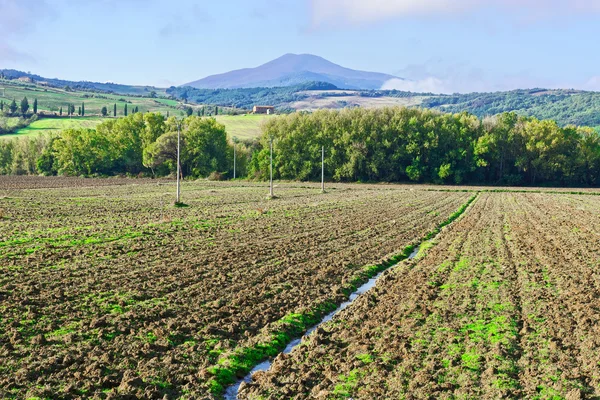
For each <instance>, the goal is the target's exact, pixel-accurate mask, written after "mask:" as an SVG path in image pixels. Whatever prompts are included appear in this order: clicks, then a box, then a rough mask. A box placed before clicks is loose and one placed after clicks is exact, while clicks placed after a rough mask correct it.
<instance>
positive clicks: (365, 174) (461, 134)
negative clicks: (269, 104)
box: [250, 108, 600, 185]
mask: <svg viewBox="0 0 600 400" xmlns="http://www.w3.org/2000/svg"><path fill="white" fill-rule="evenodd" d="M271 139H273V140H274V149H275V150H274V154H275V161H274V173H275V177H276V178H280V179H299V180H311V179H315V180H316V179H319V178H320V173H321V157H320V156H321V154H320V149H321V146H325V148H326V157H325V168H326V171H327V175H328V177H329V179H332V180H336V181H387V182H390V181H396V182H397V181H413V182H423V183H425V182H431V183H452V184H460V183H486V184H511V185H520V184H530V185H539V184H551V185H600V136H599V135H598V133H597V132H596V131H594V130H593V129H591V128H577V127H566V128H561V127H560V126H558V125H557V123H556V122H554V121H550V120H545V121H540V120H537V119H535V118H527V117H521V116H518V115H516V114H515V113H505V114H501V115H498V116H495V117H491V118H485V119H483V120H481V119H479V118H477V117H475V116H473V115H471V114H468V113H460V114H443V113H440V112H437V111H432V110H422V109H407V108H386V109H381V110H368V109H347V110H343V111H340V112H338V111H317V112H315V113H312V114H308V113H295V114H291V115H287V116H281V117H278V118H275V119H272V120H269V121H268V122H267V125H266V126H265V128H264V135H263V138H262V141H261V145H262V149H261V150H259V151H258V152H257V153H256V154H254V156H253V158H252V163H251V166H250V171H251V173H252V174H253V175H254V176H256V177H259V178H265V177H267V176H268V171H269V143H268V142H269V141H270V140H271Z"/></svg>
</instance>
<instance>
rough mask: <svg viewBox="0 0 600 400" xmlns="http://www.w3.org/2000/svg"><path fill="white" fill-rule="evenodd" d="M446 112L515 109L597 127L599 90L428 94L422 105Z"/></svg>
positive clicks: (599, 122)
mask: <svg viewBox="0 0 600 400" xmlns="http://www.w3.org/2000/svg"><path fill="white" fill-rule="evenodd" d="M421 106H422V107H425V108H437V109H439V110H441V111H445V112H451V113H456V112H462V111H467V112H470V113H471V114H474V115H477V116H478V117H485V116H490V115H496V114H501V113H504V112H513V111H514V112H516V113H517V114H519V115H524V116H530V117H536V118H538V119H553V120H555V121H557V122H558V123H559V125H561V126H566V125H569V124H572V125H578V126H593V127H595V126H600V93H598V92H582V91H575V90H545V89H532V90H513V91H510V92H497V93H470V94H456V95H452V96H437V97H428V98H425V99H424V100H423V103H422V104H421Z"/></svg>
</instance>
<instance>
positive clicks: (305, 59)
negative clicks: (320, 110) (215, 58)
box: [183, 54, 399, 89]
mask: <svg viewBox="0 0 600 400" xmlns="http://www.w3.org/2000/svg"><path fill="white" fill-rule="evenodd" d="M390 79H399V78H397V77H395V76H392V75H387V74H382V73H378V72H366V71H357V70H353V69H350V68H345V67H342V66H340V65H337V64H334V63H332V62H330V61H327V60H326V59H324V58H322V57H318V56H314V55H311V54H286V55H284V56H282V57H279V58H277V59H275V60H273V61H270V62H268V63H266V64H263V65H260V66H258V67H256V68H244V69H239V70H235V71H230V72H226V73H224V74H218V75H212V76H209V77H206V78H204V79H200V80H197V81H194V82H190V83H188V84H186V85H183V86H191V87H194V88H197V89H236V88H256V87H282V86H295V85H299V84H303V83H306V82H327V83H330V84H332V85H335V86H337V87H340V88H344V89H379V88H380V87H382V85H383V84H384V83H385V82H386V81H388V80H390Z"/></svg>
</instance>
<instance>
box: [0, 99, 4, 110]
mask: <svg viewBox="0 0 600 400" xmlns="http://www.w3.org/2000/svg"><path fill="white" fill-rule="evenodd" d="M0 111H4V101H2V100H0Z"/></svg>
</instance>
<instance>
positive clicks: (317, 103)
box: [290, 91, 423, 111]
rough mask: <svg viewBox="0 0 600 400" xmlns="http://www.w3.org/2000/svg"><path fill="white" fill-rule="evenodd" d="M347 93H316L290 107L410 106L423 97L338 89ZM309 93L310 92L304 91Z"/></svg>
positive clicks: (305, 109)
mask: <svg viewBox="0 0 600 400" xmlns="http://www.w3.org/2000/svg"><path fill="white" fill-rule="evenodd" d="M340 92H343V93H348V96H340V94H341V93H338V94H337V95H334V96H327V93H333V92H327V93H325V94H318V92H315V95H314V96H312V97H309V98H307V99H304V100H301V101H297V102H294V103H291V105H290V106H291V107H292V108H294V109H296V110H298V111H315V110H320V109H340V108H345V107H363V108H383V107H395V106H402V107H411V106H418V105H420V104H421V102H422V101H423V97H421V96H414V97H362V96H358V95H353V94H352V92H349V91H340ZM305 93H306V94H311V93H312V92H305Z"/></svg>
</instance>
